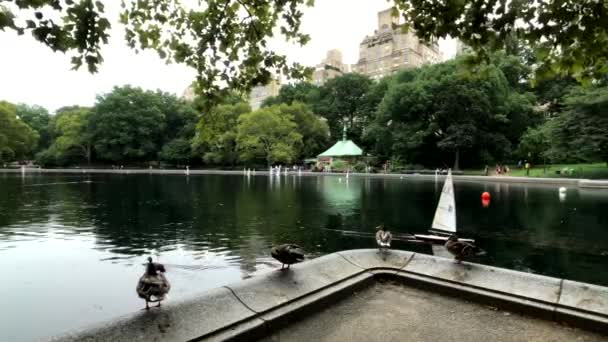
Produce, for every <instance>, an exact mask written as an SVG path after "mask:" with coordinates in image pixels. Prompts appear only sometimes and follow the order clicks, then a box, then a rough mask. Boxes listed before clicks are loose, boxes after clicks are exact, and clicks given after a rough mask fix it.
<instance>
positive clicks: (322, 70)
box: [312, 49, 348, 86]
mask: <svg viewBox="0 0 608 342" xmlns="http://www.w3.org/2000/svg"><path fill="white" fill-rule="evenodd" d="M347 72H348V65H346V64H344V63H342V52H341V51H340V50H337V49H333V50H329V51H327V57H325V59H324V60H323V61H321V63H319V64H317V66H316V67H315V70H314V72H313V74H312V81H313V83H314V84H315V85H318V86H320V85H323V84H324V83H325V82H327V81H328V80H330V79H332V78H334V77H336V76H340V75H342V74H344V73H347Z"/></svg>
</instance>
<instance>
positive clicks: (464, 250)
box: [445, 234, 486, 264]
mask: <svg viewBox="0 0 608 342" xmlns="http://www.w3.org/2000/svg"><path fill="white" fill-rule="evenodd" d="M445 249H447V250H448V252H450V253H451V254H452V255H453V256H454V259H455V260H456V261H457V262H458V263H459V264H460V263H461V262H462V260H463V259H464V258H467V257H472V256H482V255H485V254H486V252H485V251H484V250H483V249H481V248H479V247H477V246H475V245H474V244H472V243H470V242H465V241H458V236H456V234H452V235H450V237H449V238H448V241H446V243H445Z"/></svg>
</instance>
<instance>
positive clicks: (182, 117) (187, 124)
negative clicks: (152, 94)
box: [157, 93, 198, 165]
mask: <svg viewBox="0 0 608 342" xmlns="http://www.w3.org/2000/svg"><path fill="white" fill-rule="evenodd" d="M157 96H159V99H160V110H161V112H162V113H163V114H164V115H165V125H164V132H163V133H162V136H161V150H160V153H159V159H160V160H162V161H165V162H167V163H170V164H174V165H177V164H181V165H183V164H187V162H188V161H189V160H190V159H191V158H192V156H193V154H192V150H191V148H190V141H191V140H192V138H194V133H195V126H196V122H197V120H198V115H197V113H196V111H195V110H194V107H193V104H191V103H187V102H185V101H183V100H180V99H178V98H177V97H175V96H173V95H169V94H165V93H157Z"/></svg>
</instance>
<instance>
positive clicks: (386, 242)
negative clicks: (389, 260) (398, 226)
mask: <svg viewBox="0 0 608 342" xmlns="http://www.w3.org/2000/svg"><path fill="white" fill-rule="evenodd" d="M376 229H378V232H377V233H376V243H377V244H378V248H380V249H385V248H390V247H391V241H392V240H393V235H392V234H391V232H389V231H388V230H386V227H385V226H384V225H383V224H381V225H379V226H378V227H376Z"/></svg>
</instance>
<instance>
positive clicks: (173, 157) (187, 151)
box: [159, 138, 192, 165]
mask: <svg viewBox="0 0 608 342" xmlns="http://www.w3.org/2000/svg"><path fill="white" fill-rule="evenodd" d="M191 156H192V149H191V147H190V140H188V139H185V138H175V139H173V140H171V141H169V142H168V143H166V144H164V145H163V148H162V149H161V151H160V153H159V158H160V160H162V161H165V162H167V163H170V164H173V165H185V164H189V161H190V158H191Z"/></svg>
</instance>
